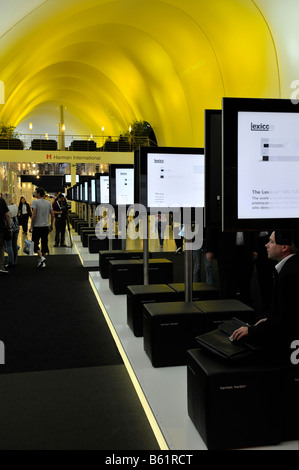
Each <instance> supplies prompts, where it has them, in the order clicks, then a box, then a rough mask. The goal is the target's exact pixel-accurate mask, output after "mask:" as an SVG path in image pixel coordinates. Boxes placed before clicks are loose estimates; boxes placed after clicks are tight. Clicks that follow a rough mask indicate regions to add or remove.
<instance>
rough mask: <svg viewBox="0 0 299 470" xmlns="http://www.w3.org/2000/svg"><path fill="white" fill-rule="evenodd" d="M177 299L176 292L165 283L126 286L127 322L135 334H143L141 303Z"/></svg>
mask: <svg viewBox="0 0 299 470" xmlns="http://www.w3.org/2000/svg"><path fill="white" fill-rule="evenodd" d="M177 300H178V294H177V293H176V292H175V290H174V289H172V288H171V287H169V286H168V285H167V284H149V285H137V286H136V285H135V286H128V287H127V324H128V326H129V327H130V328H131V330H132V331H133V333H134V335H135V336H137V337H138V336H143V305H144V304H147V303H155V302H172V301H177Z"/></svg>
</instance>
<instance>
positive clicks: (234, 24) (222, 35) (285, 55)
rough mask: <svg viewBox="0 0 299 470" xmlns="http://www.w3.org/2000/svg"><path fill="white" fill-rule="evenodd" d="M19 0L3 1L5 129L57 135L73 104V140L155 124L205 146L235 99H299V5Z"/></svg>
mask: <svg viewBox="0 0 299 470" xmlns="http://www.w3.org/2000/svg"><path fill="white" fill-rule="evenodd" d="M16 1H17V3H18V2H20V3H19V10H18V9H17V10H16V9H14V10H12V9H10V8H9V6H8V7H7V6H6V2H5V3H4V0H0V8H1V15H2V12H4V11H5V14H6V22H5V21H4V19H3V16H2V17H1V21H0V28H1V29H0V80H1V81H2V82H3V83H4V85H5V103H4V104H0V121H2V122H3V123H5V124H11V125H14V126H17V130H19V131H21V132H26V129H28V122H29V121H33V117H34V123H33V125H34V131H35V132H36V133H45V132H48V133H55V131H56V130H57V122H58V121H59V111H58V110H59V107H60V106H61V105H63V106H64V107H65V110H66V111H65V123H66V133H69V134H87V133H88V134H93V135H97V134H99V133H100V131H101V127H102V126H104V127H105V133H106V132H107V135H108V134H109V135H118V134H119V133H120V132H121V131H125V130H127V129H128V126H129V124H130V123H131V122H132V121H133V120H135V119H137V120H139V119H142V120H143V119H144V120H146V121H148V122H149V123H150V124H151V125H152V127H153V129H154V131H155V133H156V136H157V139H158V143H159V144H160V145H167V146H183V145H186V146H202V145H203V141H204V140H203V139H204V110H205V109H206V108H220V107H221V100H222V97H223V96H246V97H265V98H267V97H273V98H279V97H289V94H288V93H290V81H291V80H295V79H299V70H298V65H297V64H298V60H296V59H298V55H299V52H298V50H299V48H298V47H297V46H298V37H299V35H298V33H297V28H296V27H295V26H296V23H295V20H293V18H294V17H296V15H297V18H298V14H299V5H298V2H296V0H286V1H285V2H279V0H256V1H253V0H210V1H209V2H207V1H206V0H142V1H140V0H113V1H112V0H84V2H83V1H82V0H64V2H60V0H48V1H39V0H25V1H23V0H22V1H21V0H16ZM281 3H283V8H282V6H281ZM4 5H5V7H4ZM14 7H15V2H14ZM282 19H285V20H287V19H289V22H288V24H285V34H284V35H282V34H281V29H282ZM284 23H286V21H284ZM288 34H289V36H288ZM294 58H295V60H296V63H294ZM288 70H289V73H288ZM297 72H298V75H297V76H296V73H297ZM45 123H46V124H45ZM39 125H40V126H39ZM41 126H42V127H41ZM45 126H47V128H45Z"/></svg>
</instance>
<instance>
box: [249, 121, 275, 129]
mask: <svg viewBox="0 0 299 470" xmlns="http://www.w3.org/2000/svg"><path fill="white" fill-rule="evenodd" d="M250 128H251V130H252V131H269V130H270V124H263V123H260V124H254V123H253V122H252V123H251V126H250Z"/></svg>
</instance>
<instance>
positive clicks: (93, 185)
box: [88, 178, 96, 204]
mask: <svg viewBox="0 0 299 470" xmlns="http://www.w3.org/2000/svg"><path fill="white" fill-rule="evenodd" d="M88 202H89V204H96V179H95V178H91V180H90V185H89V195H88Z"/></svg>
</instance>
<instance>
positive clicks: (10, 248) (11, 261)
mask: <svg viewBox="0 0 299 470" xmlns="http://www.w3.org/2000/svg"><path fill="white" fill-rule="evenodd" d="M3 198H4V200H5V202H6V204H7V207H8V210H9V215H10V218H11V229H12V231H11V239H10V240H7V241H5V251H6V253H7V255H8V264H7V265H6V266H5V267H6V268H8V267H10V266H15V265H16V264H17V258H18V251H19V249H20V247H19V245H18V236H19V232H20V227H19V224H18V217H17V216H18V207H17V206H16V204H14V203H13V200H12V197H11V195H10V194H8V193H5V194H4V195H3Z"/></svg>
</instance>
